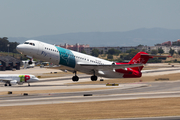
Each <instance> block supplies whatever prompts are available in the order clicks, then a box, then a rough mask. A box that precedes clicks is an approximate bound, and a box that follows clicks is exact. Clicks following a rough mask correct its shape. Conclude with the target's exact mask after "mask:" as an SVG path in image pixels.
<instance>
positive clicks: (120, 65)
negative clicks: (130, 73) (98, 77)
mask: <svg viewBox="0 0 180 120" xmlns="http://www.w3.org/2000/svg"><path fill="white" fill-rule="evenodd" d="M79 65H80V66H84V67H94V68H95V69H122V68H132V67H140V66H143V64H118V65H115V64H111V65H97V64H79Z"/></svg>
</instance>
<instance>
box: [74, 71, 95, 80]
mask: <svg viewBox="0 0 180 120" xmlns="http://www.w3.org/2000/svg"><path fill="white" fill-rule="evenodd" d="M74 73H75V76H73V77H72V81H74V82H77V81H79V77H78V76H77V75H76V73H77V72H76V71H74ZM94 73H95V72H94ZM97 78H98V77H97V76H96V75H95V74H94V75H93V76H91V81H97Z"/></svg>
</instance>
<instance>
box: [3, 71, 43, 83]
mask: <svg viewBox="0 0 180 120" xmlns="http://www.w3.org/2000/svg"><path fill="white" fill-rule="evenodd" d="M38 80H39V79H38V78H36V77H35V76H34V75H29V74H0V81H1V82H4V83H13V84H19V85H21V84H23V83H32V82H37V81H38Z"/></svg>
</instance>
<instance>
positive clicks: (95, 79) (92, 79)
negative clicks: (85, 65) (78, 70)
mask: <svg viewBox="0 0 180 120" xmlns="http://www.w3.org/2000/svg"><path fill="white" fill-rule="evenodd" d="M93 72H94V75H93V76H91V81H97V76H96V75H95V71H94V70H93Z"/></svg>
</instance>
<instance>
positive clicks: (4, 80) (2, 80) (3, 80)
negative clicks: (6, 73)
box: [0, 78, 12, 83]
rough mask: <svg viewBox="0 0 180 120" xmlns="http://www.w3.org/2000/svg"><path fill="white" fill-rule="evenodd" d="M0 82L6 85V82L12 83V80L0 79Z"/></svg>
mask: <svg viewBox="0 0 180 120" xmlns="http://www.w3.org/2000/svg"><path fill="white" fill-rule="evenodd" d="M0 81H1V82H4V83H7V82H10V81H12V79H2V78H0Z"/></svg>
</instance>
